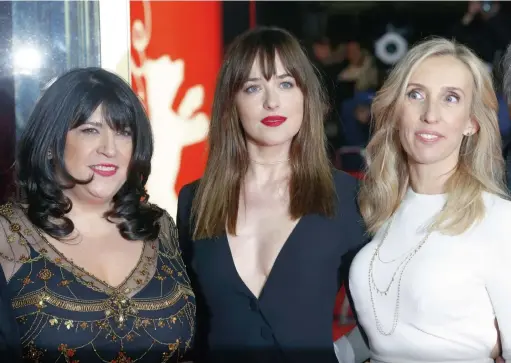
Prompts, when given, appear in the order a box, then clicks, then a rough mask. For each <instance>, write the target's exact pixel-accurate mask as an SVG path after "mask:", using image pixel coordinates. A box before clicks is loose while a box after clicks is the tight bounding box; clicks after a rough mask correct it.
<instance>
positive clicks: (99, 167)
mask: <svg viewBox="0 0 511 363" xmlns="http://www.w3.org/2000/svg"><path fill="white" fill-rule="evenodd" d="M89 168H91V170H92V171H93V172H94V173H95V174H98V175H100V176H103V177H109V176H113V175H115V173H117V169H119V167H118V166H117V165H114V164H96V165H91V166H89Z"/></svg>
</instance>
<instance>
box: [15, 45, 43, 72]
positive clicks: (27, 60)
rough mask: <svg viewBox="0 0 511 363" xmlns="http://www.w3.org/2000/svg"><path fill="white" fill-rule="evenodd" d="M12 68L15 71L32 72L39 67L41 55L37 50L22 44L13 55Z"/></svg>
mask: <svg viewBox="0 0 511 363" xmlns="http://www.w3.org/2000/svg"><path fill="white" fill-rule="evenodd" d="M13 62H14V69H15V72H16V73H22V74H32V73H33V72H34V71H36V70H38V69H39V68H41V65H42V57H41V53H40V52H39V50H37V49H36V48H34V47H31V46H24V47H20V48H18V49H16V51H15V52H14V56H13Z"/></svg>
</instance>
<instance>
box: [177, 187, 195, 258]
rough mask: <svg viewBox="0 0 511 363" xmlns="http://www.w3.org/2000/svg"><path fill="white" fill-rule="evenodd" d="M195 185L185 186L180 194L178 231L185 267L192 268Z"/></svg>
mask: <svg viewBox="0 0 511 363" xmlns="http://www.w3.org/2000/svg"><path fill="white" fill-rule="evenodd" d="M194 189H195V184H187V185H185V186H184V187H183V188H182V189H181V191H180V192H179V197H178V202H177V218H176V223H177V230H178V234H179V247H180V248H181V253H182V256H183V261H184V263H185V265H186V266H187V268H188V266H190V264H191V261H192V251H193V248H192V247H193V246H192V232H193V231H192V225H191V222H190V215H191V211H192V201H193V194H194V193H193V191H194Z"/></svg>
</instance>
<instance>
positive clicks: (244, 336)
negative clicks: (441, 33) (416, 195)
mask: <svg viewBox="0 0 511 363" xmlns="http://www.w3.org/2000/svg"><path fill="white" fill-rule="evenodd" d="M334 180H335V188H336V192H337V201H336V214H335V216H334V217H333V218H327V217H324V216H321V215H318V214H308V215H305V216H303V217H302V218H301V220H300V221H299V222H298V224H297V225H296V227H295V229H294V230H293V231H292V233H291V234H290V236H289V238H288V240H287V241H286V242H285V244H284V246H283V247H282V250H281V251H280V253H279V255H278V257H277V259H276V260H275V264H274V265H273V269H272V270H271V273H270V275H269V276H268V279H267V281H266V284H265V286H264V288H263V290H262V292H261V295H260V297H259V299H257V298H256V297H255V296H254V295H253V294H252V292H251V291H250V290H249V289H248V288H247V286H246V285H245V284H244V282H243V281H242V280H241V278H240V277H239V275H238V273H237V270H236V267H235V265H234V261H233V258H232V255H231V252H230V248H229V245H228V242H227V236H226V234H225V233H224V234H222V235H221V236H218V237H216V238H211V239H202V240H196V241H192V238H191V235H192V231H193V227H194V226H193V223H191V222H190V211H191V205H192V199H193V196H194V192H195V190H196V187H197V182H194V183H192V184H188V185H186V186H185V187H183V189H182V190H181V192H180V194H179V203H178V215H177V226H178V229H179V239H180V244H181V248H182V253H183V259H184V261H185V264H186V265H187V268H188V270H189V275H190V278H191V280H192V288H193V289H194V292H195V294H196V298H197V334H196V339H195V347H194V349H195V353H196V357H195V361H197V362H198V361H200V362H222V363H226V362H240V363H248V362H265V363H274V362H292V363H297V362H307V363H310V362H314V363H323V362H324V363H329V362H337V359H336V357H335V353H334V347H333V337H332V322H333V310H334V304H335V297H336V294H337V292H338V290H339V287H340V285H341V282H342V281H343V280H345V277H347V271H348V269H349V262H350V261H351V259H352V258H353V256H354V254H355V253H356V252H357V251H358V250H359V249H360V247H361V246H362V245H363V243H364V242H365V229H364V226H363V222H362V218H361V216H360V214H359V210H358V206H357V202H356V198H357V190H358V188H357V186H358V182H357V180H356V179H355V178H353V177H351V176H350V175H348V174H346V173H343V172H340V171H334Z"/></svg>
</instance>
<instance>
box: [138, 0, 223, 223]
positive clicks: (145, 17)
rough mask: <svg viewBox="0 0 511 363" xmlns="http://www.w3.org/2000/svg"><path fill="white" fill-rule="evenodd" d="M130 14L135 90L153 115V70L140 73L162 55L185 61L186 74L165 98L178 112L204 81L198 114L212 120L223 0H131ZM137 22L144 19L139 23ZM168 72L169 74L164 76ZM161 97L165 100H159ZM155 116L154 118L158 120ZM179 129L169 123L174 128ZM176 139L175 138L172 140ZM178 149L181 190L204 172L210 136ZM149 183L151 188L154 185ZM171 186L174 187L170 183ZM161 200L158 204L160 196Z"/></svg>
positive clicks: (178, 183)
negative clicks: (150, 73)
mask: <svg viewBox="0 0 511 363" xmlns="http://www.w3.org/2000/svg"><path fill="white" fill-rule="evenodd" d="M130 17H131V30H132V47H131V56H132V65H131V70H132V84H133V87H134V89H135V91H137V92H138V93H139V94H140V95H141V97H143V98H144V101H145V103H146V107H147V109H148V113H149V117H150V118H154V117H156V116H155V115H154V113H156V111H154V110H152V107H150V105H149V103H150V102H151V96H150V95H148V92H145V93H144V90H142V89H141V88H146V91H149V87H147V86H148V79H147V73H143V74H142V76H141V77H138V78H139V79H138V80H137V72H139V71H140V72H145V71H144V70H143V69H144V64H145V63H148V62H151V61H153V62H156V63H157V62H158V61H159V60H160V61H161V59H162V57H169V58H170V61H171V62H175V61H176V60H182V63H183V65H184V74H183V81H182V83H181V84H180V86H179V88H178V89H177V92H176V93H175V97H174V99H173V100H170V102H168V101H165V102H168V107H169V108H170V109H171V110H174V111H176V112H177V110H179V107H180V105H181V102H182V101H183V100H184V99H185V98H186V92H187V91H188V90H190V89H192V88H193V87H196V86H199V87H200V88H202V90H203V92H201V93H202V94H203V101H202V104H201V105H200V106H199V107H198V108H196V109H194V112H193V115H197V114H201V113H202V116H201V117H204V116H205V117H207V120H208V121H209V119H210V117H211V104H212V101H213V93H214V88H215V81H216V76H217V73H218V70H219V68H220V63H221V59H222V54H223V49H222V46H223V45H222V26H223V24H222V6H221V3H220V2H217V1H207V2H206V1H205V2H196V1H192V2H178V1H172V2H170V1H168V2H167V1H132V2H130ZM137 21H138V24H136V22H137ZM140 22H141V23H142V25H143V27H144V31H143V32H141V31H140ZM141 34H143V35H141ZM142 38H144V39H142ZM142 48H143V51H142V52H141V51H140V50H141V49H142ZM160 63H162V62H160ZM160 65H161V64H160ZM167 65H168V62H167ZM158 69H163V68H158ZM139 76H140V75H139ZM162 77H165V76H164V75H162ZM160 87H161V86H160ZM155 93H156V92H153V96H152V98H153V102H154V98H155ZM163 93H165V92H163ZM158 97H159V94H158ZM192 98H194V97H192ZM158 102H160V103H161V102H163V101H162V100H158ZM193 102H195V101H192V103H193ZM160 107H161V106H160ZM152 113H153V114H152ZM162 118H165V116H163V117H162ZM151 121H152V122H153V119H151ZM153 130H154V131H155V132H157V131H159V130H160V129H158V130H157V129H155V127H154V124H153ZM174 130H175V129H174ZM174 130H173V129H172V128H169V129H168V132H169V133H173V132H174ZM185 136H186V135H185ZM156 137H160V138H161V135H156V136H155V139H156ZM169 137H170V136H169ZM174 141H175V140H172V139H169V142H174ZM178 152H181V160H180V167H179V171H178V172H177V177H176V176H174V177H173V178H172V179H173V180H175V184H174V186H173V188H174V191H175V193H178V192H179V190H180V189H181V187H182V186H183V185H184V184H186V183H188V182H191V181H193V180H195V179H198V178H200V176H201V175H202V172H203V170H204V166H205V161H206V143H205V141H204V139H202V140H201V141H199V142H197V143H194V144H189V143H188V144H187V145H185V146H183V147H182V148H180V149H179V151H178ZM167 156H168V155H167ZM155 158H156V156H155ZM161 165H162V163H157V165H154V163H153V166H156V167H160V168H161V167H162V166H161ZM153 172H154V171H153ZM162 182H166V181H162ZM153 184H154V183H153ZM148 188H149V189H150V187H148ZM169 190H171V189H170V188H169ZM150 193H151V190H150ZM155 202H156V203H158V202H159V201H158V199H156V200H155ZM163 207H167V208H168V207H169V206H168V205H163ZM169 212H170V213H171V215H173V214H174V211H173V210H172V211H171V210H169Z"/></svg>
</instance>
